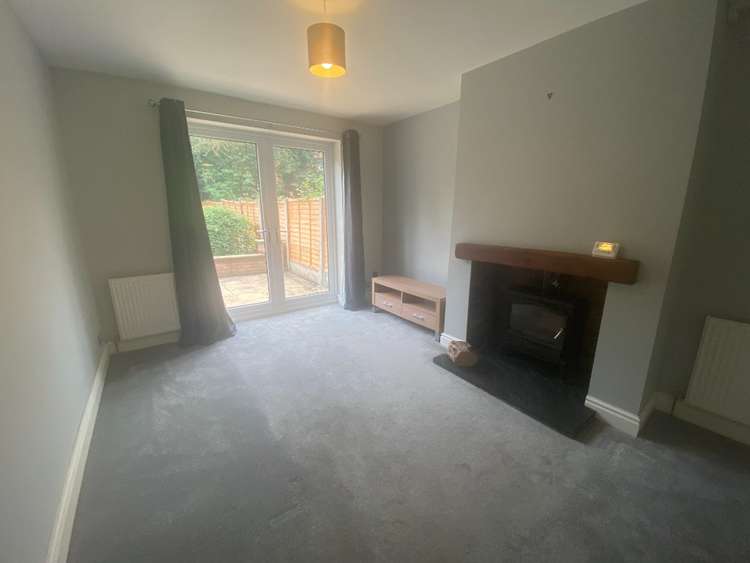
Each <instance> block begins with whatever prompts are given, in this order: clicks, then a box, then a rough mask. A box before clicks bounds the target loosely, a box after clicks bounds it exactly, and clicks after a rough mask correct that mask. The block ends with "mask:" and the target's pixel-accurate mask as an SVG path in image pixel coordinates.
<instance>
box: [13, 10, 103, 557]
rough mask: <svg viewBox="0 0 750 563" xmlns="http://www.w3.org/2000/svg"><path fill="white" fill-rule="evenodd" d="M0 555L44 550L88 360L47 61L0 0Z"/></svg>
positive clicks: (92, 337) (91, 322)
mask: <svg viewBox="0 0 750 563" xmlns="http://www.w3.org/2000/svg"><path fill="white" fill-rule="evenodd" d="M0 72H1V73H2V77H3V78H2V84H0V111H2V135H0V256H2V261H3V267H2V275H0V388H1V389H2V390H1V391H0V460H1V461H0V475H2V478H1V479H0V559H2V560H3V561H12V562H13V563H39V562H40V561H44V560H45V557H46V554H47V547H48V542H49V539H50V534H51V531H52V527H53V524H54V522H55V518H56V515H57V510H58V505H59V502H60V497H61V494H62V489H63V483H64V480H65V476H66V473H67V469H68V463H69V461H70V456H71V454H72V451H73V444H74V441H75V437H76V434H77V431H78V425H79V423H80V420H81V415H82V414H83V410H84V407H85V404H86V400H87V399H88V395H89V391H90V389H91V385H92V382H93V378H94V373H95V370H96V361H97V356H98V343H97V340H96V334H97V322H96V317H95V313H94V306H93V301H92V299H91V291H90V289H91V288H90V286H89V284H88V281H87V279H85V278H86V275H85V268H84V267H83V266H82V263H81V260H80V259H79V256H80V253H79V245H78V238H77V236H76V233H75V230H74V228H73V224H72V223H71V213H70V211H71V206H70V202H69V193H68V189H67V185H66V179H65V173H64V167H63V165H62V159H61V156H60V150H59V145H58V126H57V121H56V116H55V113H54V105H53V103H52V100H51V94H52V90H51V84H50V80H49V76H48V74H47V70H46V68H45V66H44V64H43V62H42V60H41V59H40V57H39V55H38V54H37V52H36V50H35V48H34V46H33V45H32V43H31V42H30V40H29V38H28V36H27V35H26V34H25V32H24V30H23V29H22V28H21V26H20V24H19V22H18V20H17V19H16V18H15V16H14V14H13V13H12V12H11V10H10V9H9V7H8V5H7V4H6V2H5V0H0Z"/></svg>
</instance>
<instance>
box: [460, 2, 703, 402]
mask: <svg viewBox="0 0 750 563" xmlns="http://www.w3.org/2000/svg"><path fill="white" fill-rule="evenodd" d="M715 10H716V3H715V2H714V1H705V0H651V1H649V2H646V3H644V4H640V5H638V6H635V7H633V8H630V9H628V10H625V11H622V12H619V13H617V14H614V15H612V16H608V17H606V18H603V19H601V20H598V21H596V22H593V23H591V24H588V25H586V26H583V27H580V28H578V29H576V30H573V31H571V32H568V33H565V34H563V35H560V36H559V37H556V38H554V39H551V40H549V41H546V42H544V43H541V44H539V45H536V46H534V47H532V48H530V49H527V50H525V51H522V52H520V53H516V54H514V55H511V56H509V57H507V58H504V59H501V60H499V61H496V62H494V63H491V64H488V65H486V66H484V67H481V68H478V69H475V70H473V71H471V72H469V73H467V74H465V75H464V76H463V81H462V88H461V113H460V123H459V136H458V157H457V165H456V195H455V205H454V210H453V233H452V244H455V243H456V242H476V243H488V244H503V245H509V246H519V247H534V248H543V249H553V250H562V251H570V252H579V253H584V254H587V253H589V252H590V251H591V247H592V246H593V242H594V241H595V240H614V241H619V242H620V243H622V245H623V248H624V255H625V256H626V257H630V258H635V259H638V260H640V261H641V271H640V276H639V280H638V283H637V284H636V285H634V286H624V285H618V284H610V287H609V291H608V294H607V301H606V305H605V310H604V318H603V320H602V326H601V332H600V337H599V343H598V347H597V352H596V360H595V365H594V369H593V374H592V379H591V387H590V390H589V392H590V394H591V395H593V396H594V397H596V398H598V399H600V400H602V401H605V402H607V403H610V404H612V405H614V406H617V407H619V408H622V409H625V410H627V411H630V412H633V413H637V412H638V410H639V407H640V404H641V396H642V393H643V389H644V384H645V381H646V376H647V371H648V367H649V362H650V360H651V354H652V350H653V345H654V338H655V335H656V330H657V324H658V321H659V316H660V310H661V306H662V299H663V296H664V291H665V288H666V283H667V277H668V274H669V268H670V263H671V260H672V254H673V250H674V244H675V240H676V236H677V229H678V225H679V222H680V217H681V213H682V206H683V201H684V198H685V192H686V189H687V185H688V179H689V176H690V168H691V163H692V159H693V153H694V149H695V143H696V137H697V133H698V126H699V121H700V114H701V107H702V103H703V94H704V88H705V83H706V77H707V71H708V63H709V56H710V48H711V40H712V33H713V24H714V15H715ZM550 93H551V98H550V97H549V94H550ZM469 277H470V263H469V262H465V261H460V260H456V259H451V261H450V266H449V281H448V295H447V319H446V332H447V333H448V334H450V335H453V336H456V337H459V338H463V337H465V333H466V316H467V298H468V293H469Z"/></svg>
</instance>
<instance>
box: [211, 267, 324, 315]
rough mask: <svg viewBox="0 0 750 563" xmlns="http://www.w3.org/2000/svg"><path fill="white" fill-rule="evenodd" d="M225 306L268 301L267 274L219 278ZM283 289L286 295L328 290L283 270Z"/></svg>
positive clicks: (296, 295) (313, 293)
mask: <svg viewBox="0 0 750 563" xmlns="http://www.w3.org/2000/svg"><path fill="white" fill-rule="evenodd" d="M219 283H220V284H221V293H222V295H223V296H224V305H225V306H226V307H238V306H241V305H255V304H258V303H265V302H267V301H268V274H265V273H263V274H248V275H244V276H228V277H224V278H219ZM284 289H285V294H286V296H287V297H304V296H307V295H316V294H319V293H325V292H326V291H328V288H327V287H323V286H322V285H320V284H317V283H315V282H313V281H310V280H307V279H305V278H303V277H302V276H298V275H297V274H294V273H292V272H289V271H286V272H284Z"/></svg>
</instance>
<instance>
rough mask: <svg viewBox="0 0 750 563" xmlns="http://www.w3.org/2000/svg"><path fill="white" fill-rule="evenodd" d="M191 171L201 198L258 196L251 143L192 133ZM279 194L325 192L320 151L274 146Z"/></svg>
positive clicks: (255, 157) (294, 195)
mask: <svg viewBox="0 0 750 563" xmlns="http://www.w3.org/2000/svg"><path fill="white" fill-rule="evenodd" d="M190 142H191V145H192V149H193V161H194V163H195V173H196V176H197V178H198V188H199V189H200V194H201V200H203V201H206V200H214V201H215V200H221V199H230V200H256V199H258V197H259V186H260V181H259V174H258V153H257V146H256V145H255V144H254V143H247V142H241V141H228V140H224V139H213V138H210V137H200V136H197V135H193V136H191V137H190ZM273 156H274V168H275V170H274V172H275V174H276V188H277V190H276V191H277V195H278V197H279V198H317V197H322V196H323V195H324V192H325V187H324V186H325V181H324V164H325V160H324V157H323V153H322V152H321V151H316V150H310V149H298V148H291V147H278V146H277V147H274V149H273Z"/></svg>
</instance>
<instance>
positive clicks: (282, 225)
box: [203, 198, 328, 272]
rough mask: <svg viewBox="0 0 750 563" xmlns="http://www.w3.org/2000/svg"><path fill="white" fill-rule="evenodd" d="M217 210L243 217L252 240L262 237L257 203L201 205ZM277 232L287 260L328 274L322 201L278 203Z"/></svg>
mask: <svg viewBox="0 0 750 563" xmlns="http://www.w3.org/2000/svg"><path fill="white" fill-rule="evenodd" d="M212 206H221V207H226V208H228V209H232V210H233V211H236V212H237V213H239V214H240V215H243V216H244V217H247V218H248V219H249V220H250V222H251V223H252V224H253V226H254V228H255V237H256V238H257V239H262V238H264V237H263V236H262V232H261V231H262V229H263V226H262V220H261V213H260V202H258V201H255V200H228V199H222V200H218V201H204V202H203V207H212ZM278 207H279V229H280V230H281V240H282V241H284V242H286V245H285V246H286V252H287V259H288V261H289V262H293V263H295V264H299V265H301V266H304V267H305V268H309V269H311V270H313V271H316V272H319V271H321V268H322V270H323V271H324V272H326V271H328V225H327V218H326V206H325V198H310V199H289V198H288V199H280V200H279V201H278Z"/></svg>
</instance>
